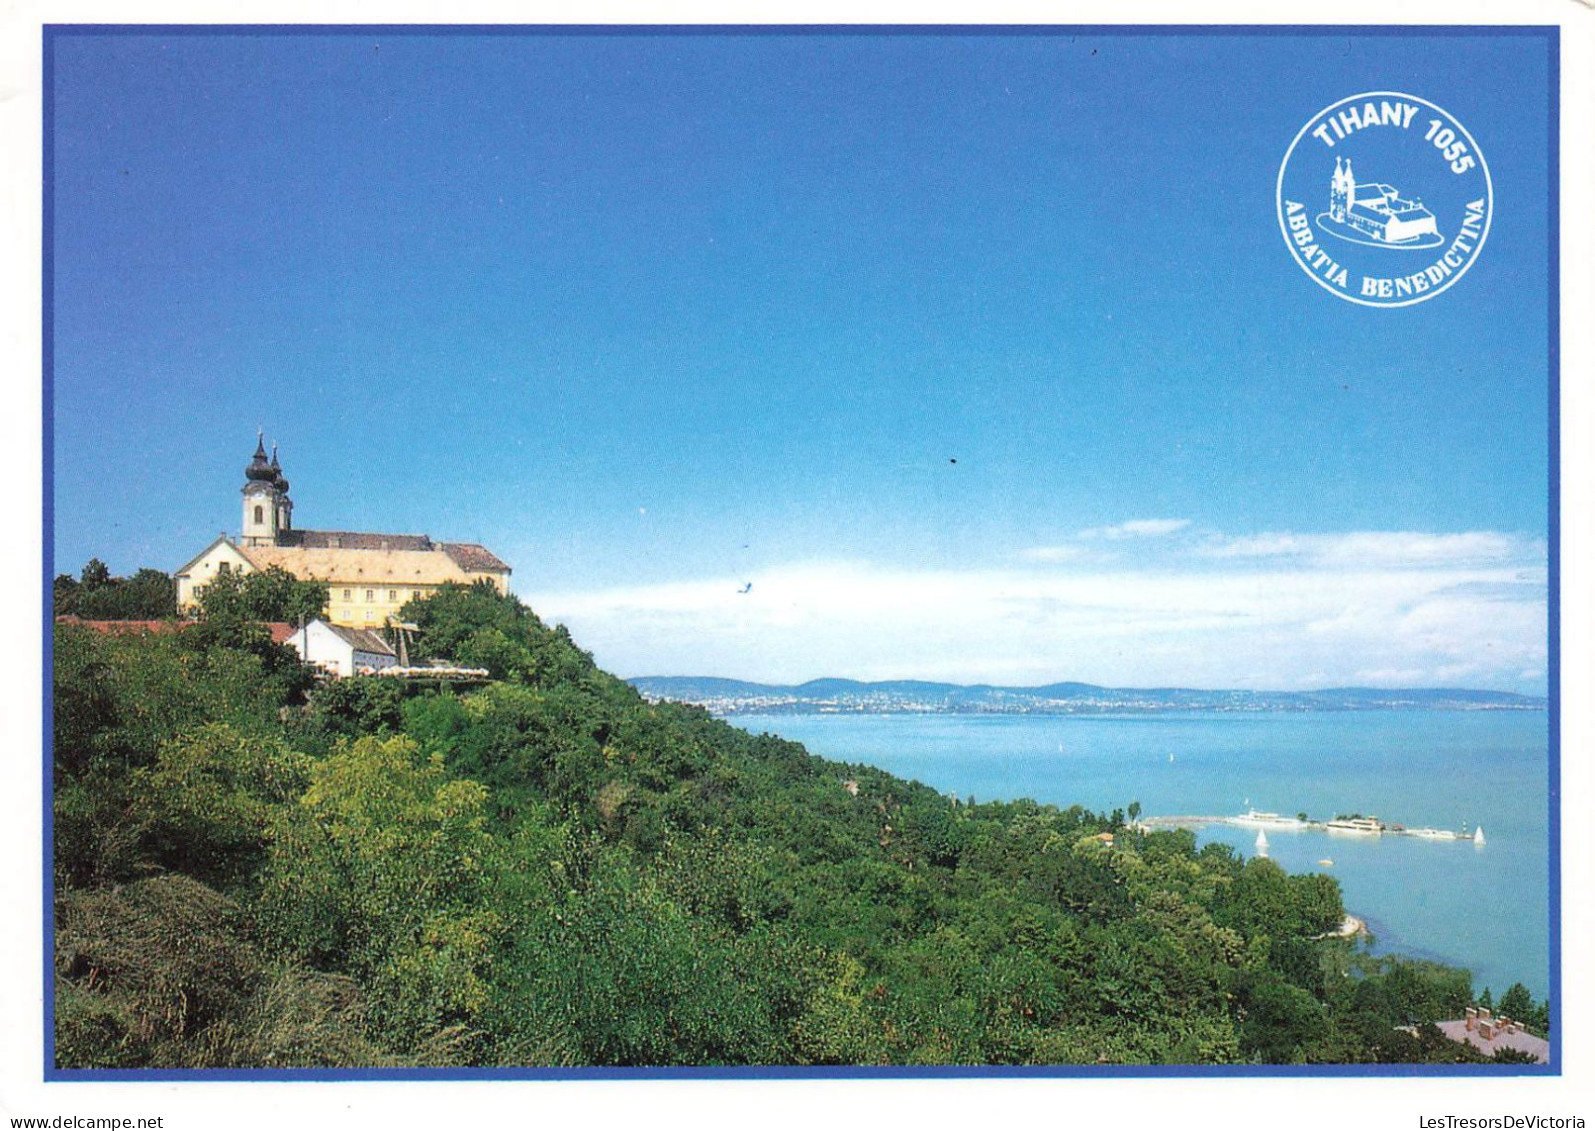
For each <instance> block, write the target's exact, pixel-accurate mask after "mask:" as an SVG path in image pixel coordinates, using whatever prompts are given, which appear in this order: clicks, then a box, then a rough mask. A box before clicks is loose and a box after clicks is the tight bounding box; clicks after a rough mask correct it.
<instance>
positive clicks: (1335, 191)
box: [1329, 157, 1357, 224]
mask: <svg viewBox="0 0 1595 1131" xmlns="http://www.w3.org/2000/svg"><path fill="white" fill-rule="evenodd" d="M1356 191H1357V182H1356V181H1355V180H1353V179H1352V176H1351V160H1350V159H1349V158H1348V159H1347V160H1346V164H1345V166H1344V167H1342V165H1341V164H1340V158H1338V157H1336V158H1335V175H1334V176H1333V177H1332V178H1330V181H1329V215H1330V218H1331V219H1333V220H1335V221H1337V222H1339V223H1342V224H1344V223H1345V222H1346V212H1347V210H1348V209H1349V208H1350V207H1351V201H1352V197H1353V195H1354V194H1355V193H1356Z"/></svg>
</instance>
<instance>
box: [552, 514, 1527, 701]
mask: <svg viewBox="0 0 1595 1131" xmlns="http://www.w3.org/2000/svg"><path fill="white" fill-rule="evenodd" d="M1267 537H1269V538H1271V539H1275V540H1281V542H1282V541H1283V540H1287V539H1288V540H1291V542H1292V544H1295V545H1298V546H1300V545H1305V546H1307V547H1309V548H1308V549H1303V550H1300V551H1297V552H1294V553H1284V552H1281V551H1277V550H1276V551H1273V552H1271V553H1270V554H1268V555H1261V554H1258V553H1255V552H1253V553H1241V552H1236V553H1232V554H1228V555H1226V554H1214V553H1213V552H1212V550H1213V543H1200V544H1197V545H1194V546H1192V545H1187V546H1186V547H1185V549H1184V550H1183V551H1178V552H1174V553H1161V554H1160V556H1159V557H1158V558H1157V559H1156V560H1155V562H1154V563H1153V564H1150V565H1144V566H1141V567H1139V568H1125V567H1119V566H1114V565H1111V564H1106V565H1105V564H1103V563H1102V562H1101V561H1100V560H1098V559H1089V560H1086V561H1084V562H1074V563H1072V564H1068V563H1070V562H1071V559H1070V558H1069V557H1068V556H1067V555H1059V556H1057V557H1050V556H1047V555H1044V554H1040V553H1038V552H1037V551H1031V552H1030V553H1028V554H1027V555H1025V557H1026V558H1027V559H1028V560H1030V561H1053V562H1064V563H1066V564H1065V565H1064V566H1063V567H1062V568H1059V569H1055V570H1036V569H1025V568H1015V569H967V570H956V569H941V570H938V569H921V568H904V567H894V566H887V565H879V564H871V563H864V562H840V561H808V562H798V563H792V564H789V565H786V566H783V567H780V568H775V569H770V570H766V571H763V572H761V573H758V574H755V575H753V576H752V578H751V579H745V578H732V577H725V578H710V579H704V580H699V581H692V582H682V583H669V584H657V585H640V586H633V587H618V588H607V589H593V590H571V591H565V592H550V593H542V594H532V595H531V597H530V603H531V604H532V606H533V607H534V608H535V609H537V611H538V612H539V613H541V614H542V615H544V616H545V617H547V618H549V619H553V620H558V621H563V622H565V623H566V624H568V625H569V626H570V628H571V630H572V631H573V632H574V633H575V635H576V637H577V639H578V640H579V641H580V642H581V643H582V644H583V645H584V646H585V647H589V648H592V649H593V650H594V651H595V653H596V654H597V656H598V658H599V660H600V661H601V662H603V663H604V664H605V665H606V666H608V667H610V668H612V669H614V670H617V671H620V672H622V673H624V674H628V675H644V674H649V675H682V674H688V675H726V676H739V677H743V678H748V679H763V680H772V681H783V682H784V681H796V680H802V679H807V678H812V677H815V676H821V675H838V676H852V677H855V678H863V679H884V678H907V677H916V678H925V679H948V680H956V681H960V682H976V681H992V682H1006V683H1045V682H1049V681H1052V680H1057V679H1081V680H1087V681H1090V682H1096V683H1105V684H1115V685H1120V686H1133V685H1157V684H1171V683H1176V684H1184V685H1187V686H1207V687H1220V686H1223V687H1234V686H1251V687H1268V688H1279V689H1289V688H1301V687H1322V686H1332V685H1340V684H1354V683H1364V684H1376V685H1380V684H1382V685H1386V686H1392V685H1396V684H1410V685H1420V686H1421V685H1430V686H1435V685H1441V684H1448V685H1456V684H1459V683H1463V684H1470V685H1474V686H1480V687H1500V688H1508V689H1519V690H1529V691H1534V690H1538V689H1539V686H1538V685H1540V684H1542V683H1543V678H1544V677H1543V674H1541V675H1538V676H1535V675H1532V674H1528V673H1534V672H1539V673H1543V671H1544V669H1545V663H1546V648H1545V637H1546V632H1545V627H1546V595H1545V585H1544V569H1543V566H1544V546H1543V543H1538V542H1534V541H1532V540H1525V539H1521V538H1515V537H1513V536H1510V535H1501V534H1491V533H1473V534H1465V535H1418V534H1400V533H1397V534H1349V535H1338V536H1336V535H1288V534H1280V535H1269V536H1267ZM1218 544H1219V545H1230V546H1234V545H1237V544H1244V540H1241V539H1234V540H1229V541H1228V542H1227V543H1226V542H1220V543H1218ZM1403 547H1404V548H1405V551H1406V553H1405V556H1403V553H1402V552H1401V551H1402V548H1403ZM1039 549H1046V548H1044V547H1043V548H1039ZM745 580H751V581H752V582H753V587H752V589H751V590H750V591H748V592H747V593H740V592H739V590H740V589H741V587H742V583H743V581H745Z"/></svg>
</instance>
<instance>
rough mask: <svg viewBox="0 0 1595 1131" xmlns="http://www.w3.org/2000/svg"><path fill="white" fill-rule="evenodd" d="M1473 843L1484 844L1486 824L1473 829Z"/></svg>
mask: <svg viewBox="0 0 1595 1131" xmlns="http://www.w3.org/2000/svg"><path fill="white" fill-rule="evenodd" d="M1473 843H1474V844H1483V843H1484V826H1483V825H1480V826H1479V827H1478V828H1476V829H1474V830H1473Z"/></svg>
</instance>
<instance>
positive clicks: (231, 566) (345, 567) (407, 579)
mask: <svg viewBox="0 0 1595 1131" xmlns="http://www.w3.org/2000/svg"><path fill="white" fill-rule="evenodd" d="M243 497H244V500H243V526H242V529H241V533H240V535H239V537H238V539H237V541H233V540H232V539H230V538H229V537H227V536H226V535H225V534H224V535H222V536H221V537H220V538H217V539H216V541H214V542H212V543H211V544H210V545H209V546H207V547H205V549H204V550H203V551H201V552H200V554H199V555H198V556H197V557H195V558H194V559H193V560H192V561H190V562H189V563H188V564H187V565H185V566H183V567H182V568H181V569H180V570H178V571H177V574H176V579H177V607H178V609H179V610H180V611H184V612H188V611H192V610H193V609H194V608H195V607H196V606H197V605H198V603H199V596H200V594H201V593H202V592H203V590H204V586H205V585H206V584H207V583H208V582H210V581H211V580H212V579H213V578H215V577H217V576H218V575H220V574H224V573H228V572H239V573H253V572H255V571H257V570H264V569H268V568H270V567H271V566H277V567H279V568H281V569H284V570H286V571H287V572H289V573H291V574H293V575H294V576H295V577H297V578H300V579H301V580H305V581H319V582H322V583H323V584H325V585H326V586H327V588H328V591H329V598H328V602H327V610H326V619H327V620H329V621H330V622H332V623H333V624H337V625H344V626H346V627H350V628H381V627H383V626H385V625H386V624H387V623H388V621H389V619H390V618H393V617H396V616H397V614H398V612H399V609H400V608H402V607H403V605H404V603H405V602H406V601H409V600H411V599H413V598H415V597H425V596H428V595H430V594H432V593H434V592H436V591H437V589H438V588H439V587H440V586H442V585H444V584H447V583H448V582H451V581H452V582H455V583H457V584H460V585H471V584H473V583H475V582H477V581H482V580H484V579H485V580H488V581H491V582H492V583H493V585H494V586H495V587H496V588H497V589H498V591H499V592H501V593H502V592H506V591H507V590H508V588H509V576H510V567H509V566H508V565H506V564H505V563H504V562H503V561H501V560H500V559H499V558H498V557H497V556H496V555H495V554H493V553H492V551H490V550H488V549H487V548H486V547H485V546H479V545H477V544H475V543H473V542H434V541H432V539H431V538H429V537H427V536H426V535H425V534H365V533H356V532H353V531H347V530H297V529H295V528H294V524H293V513H294V505H293V501H292V500H291V499H290V498H289V497H288V479H287V477H286V476H284V475H283V470H282V464H281V463H280V462H279V461H278V459H277V449H276V446H275V445H273V446H272V452H271V457H270V458H269V459H268V458H267V456H266V441H265V437H264V436H263V435H262V436H261V437H260V438H259V439H258V440H257V442H256V445H255V456H254V458H253V459H252V460H251V461H250V462H249V466H248V467H246V468H244V486H243Z"/></svg>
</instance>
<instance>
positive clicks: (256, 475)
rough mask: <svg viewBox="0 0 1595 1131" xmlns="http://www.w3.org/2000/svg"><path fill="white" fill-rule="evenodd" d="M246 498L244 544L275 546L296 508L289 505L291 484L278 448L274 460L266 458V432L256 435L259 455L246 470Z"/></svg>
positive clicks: (244, 493)
mask: <svg viewBox="0 0 1595 1131" xmlns="http://www.w3.org/2000/svg"><path fill="white" fill-rule="evenodd" d="M243 496H244V522H243V527H242V533H243V544H244V545H245V546H271V545H275V544H276V542H277V535H278V533H279V532H280V531H282V530H285V529H287V528H288V521H287V520H288V515H289V512H290V511H291V510H292V507H293V504H292V503H289V502H288V480H286V479H285V478H283V474H282V465H281V464H279V463H278V462H277V454H276V446H275V445H273V447H272V456H271V459H270V460H268V459H267V458H266V434H265V431H264V429H262V430H261V431H259V432H257V433H256V434H255V455H254V458H253V459H251V460H250V461H249V466H247V467H245V468H244V489H243Z"/></svg>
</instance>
